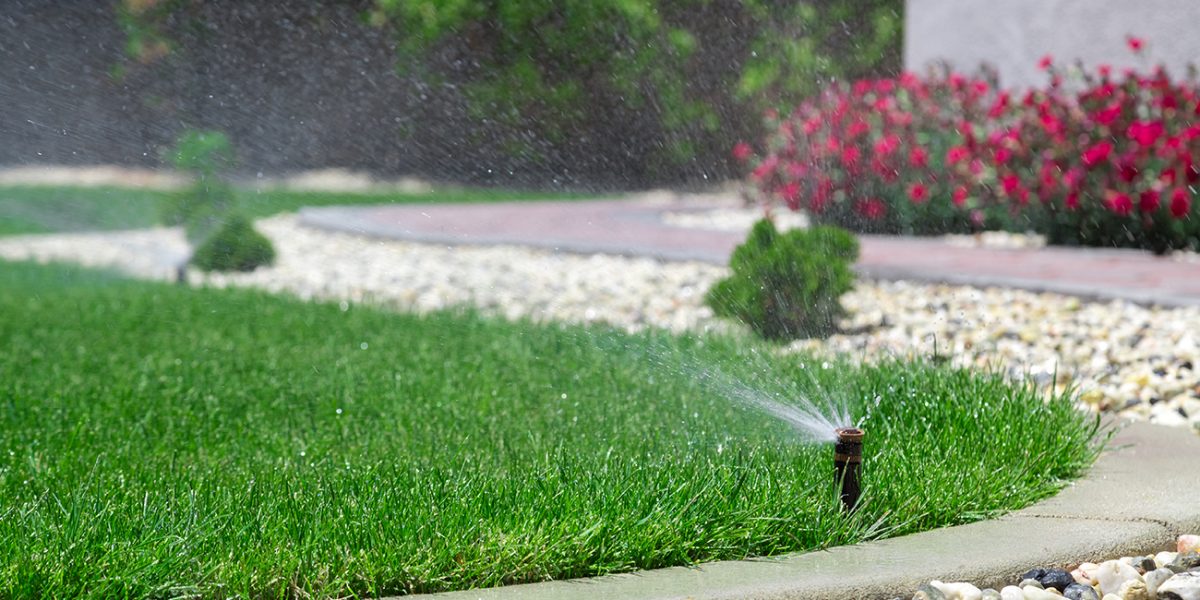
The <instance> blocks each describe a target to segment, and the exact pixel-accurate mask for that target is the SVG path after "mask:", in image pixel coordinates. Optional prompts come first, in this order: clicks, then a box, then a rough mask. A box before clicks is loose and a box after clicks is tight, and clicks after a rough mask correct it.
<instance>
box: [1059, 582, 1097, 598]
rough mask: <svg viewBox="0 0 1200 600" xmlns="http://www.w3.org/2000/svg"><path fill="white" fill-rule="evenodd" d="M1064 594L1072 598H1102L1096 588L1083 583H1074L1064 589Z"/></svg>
mask: <svg viewBox="0 0 1200 600" xmlns="http://www.w3.org/2000/svg"><path fill="white" fill-rule="evenodd" d="M1063 596H1065V597H1067V598H1069V599H1070V600H1100V594H1097V593H1096V588H1094V587H1092V586H1090V585H1085V584H1082V583H1072V584H1071V585H1068V586H1067V589H1065V590H1063Z"/></svg>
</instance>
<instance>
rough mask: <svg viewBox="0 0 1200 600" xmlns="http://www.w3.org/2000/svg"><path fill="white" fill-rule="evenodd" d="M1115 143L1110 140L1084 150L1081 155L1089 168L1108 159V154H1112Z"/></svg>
mask: <svg viewBox="0 0 1200 600" xmlns="http://www.w3.org/2000/svg"><path fill="white" fill-rule="evenodd" d="M1112 150H1113V145H1112V143H1110V142H1107V141H1105V142H1100V143H1098V144H1096V145H1094V146H1092V147H1090V148H1088V149H1087V150H1084V151H1083V155H1082V156H1081V157H1080V158H1081V159H1082V160H1083V165H1084V166H1085V167H1087V168H1089V169H1090V168H1092V167H1094V166H1096V165H1098V164H1100V163H1101V162H1103V161H1105V160H1108V155H1109V154H1112Z"/></svg>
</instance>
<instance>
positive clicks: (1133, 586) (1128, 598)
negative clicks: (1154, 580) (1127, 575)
mask: <svg viewBox="0 0 1200 600" xmlns="http://www.w3.org/2000/svg"><path fill="white" fill-rule="evenodd" d="M1117 595H1118V596H1120V597H1121V598H1122V600H1153V599H1152V598H1151V596H1150V592H1149V591H1148V590H1147V589H1146V582H1144V581H1142V580H1141V579H1130V580H1129V581H1126V582H1125V583H1123V584H1121V589H1120V591H1118V592H1117Z"/></svg>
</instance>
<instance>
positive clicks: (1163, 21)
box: [904, 0, 1200, 87]
mask: <svg viewBox="0 0 1200 600" xmlns="http://www.w3.org/2000/svg"><path fill="white" fill-rule="evenodd" d="M904 21H905V23H904V66H905V68H906V69H909V70H916V71H921V70H923V69H925V68H926V67H927V66H928V65H929V64H931V63H934V62H937V61H941V60H945V61H948V62H949V63H950V64H952V65H953V66H954V67H955V68H956V69H962V70H966V71H974V70H975V69H976V68H978V66H979V65H980V64H981V63H988V64H991V65H993V66H995V67H996V68H997V69H998V71H999V73H1000V80H1001V83H1002V84H1003V85H1005V86H1014V87H1022V86H1027V85H1042V84H1044V83H1045V81H1046V77H1045V74H1044V73H1042V72H1040V71H1038V69H1037V62H1038V59H1040V58H1041V57H1042V56H1044V55H1046V54H1050V55H1052V56H1053V57H1054V58H1055V59H1056V62H1058V63H1059V64H1066V63H1068V62H1074V61H1075V60H1076V59H1082V60H1083V61H1084V62H1085V63H1086V64H1088V65H1096V64H1102V63H1107V64H1110V65H1113V66H1114V67H1115V68H1118V69H1119V68H1121V67H1125V66H1148V65H1152V64H1159V63H1162V64H1165V65H1166V66H1167V68H1168V69H1169V70H1170V72H1171V73H1172V74H1174V75H1175V76H1177V77H1178V76H1182V75H1184V74H1185V72H1186V69H1187V66H1188V65H1189V64H1190V63H1197V64H1200V33H1198V32H1197V31H1198V30H1197V26H1198V24H1200V0H906V6H905V15H904ZM1128 35H1135V36H1137V37H1140V38H1143V39H1145V40H1146V48H1145V50H1144V51H1143V54H1144V57H1142V58H1138V57H1136V56H1134V55H1133V54H1132V53H1131V52H1130V51H1129V50H1128V48H1127V47H1126V45H1125V38H1126V37H1127V36H1128Z"/></svg>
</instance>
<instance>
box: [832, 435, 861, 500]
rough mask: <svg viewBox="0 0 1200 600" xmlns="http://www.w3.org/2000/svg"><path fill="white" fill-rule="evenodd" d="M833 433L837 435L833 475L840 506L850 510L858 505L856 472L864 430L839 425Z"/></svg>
mask: <svg viewBox="0 0 1200 600" xmlns="http://www.w3.org/2000/svg"><path fill="white" fill-rule="evenodd" d="M834 434H836V435H837V442H836V443H835V444H834V445H833V470H834V476H835V477H836V481H837V484H838V488H839V489H840V490H841V498H842V506H843V507H844V508H845V509H846V510H847V511H851V510H854V508H855V506H857V505H858V495H859V492H860V488H859V483H858V472H859V469H860V468H861V466H862V441H863V436H864V435H866V432H864V431H863V430H861V429H859V428H857V427H839V428H838V429H835V430H834Z"/></svg>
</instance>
